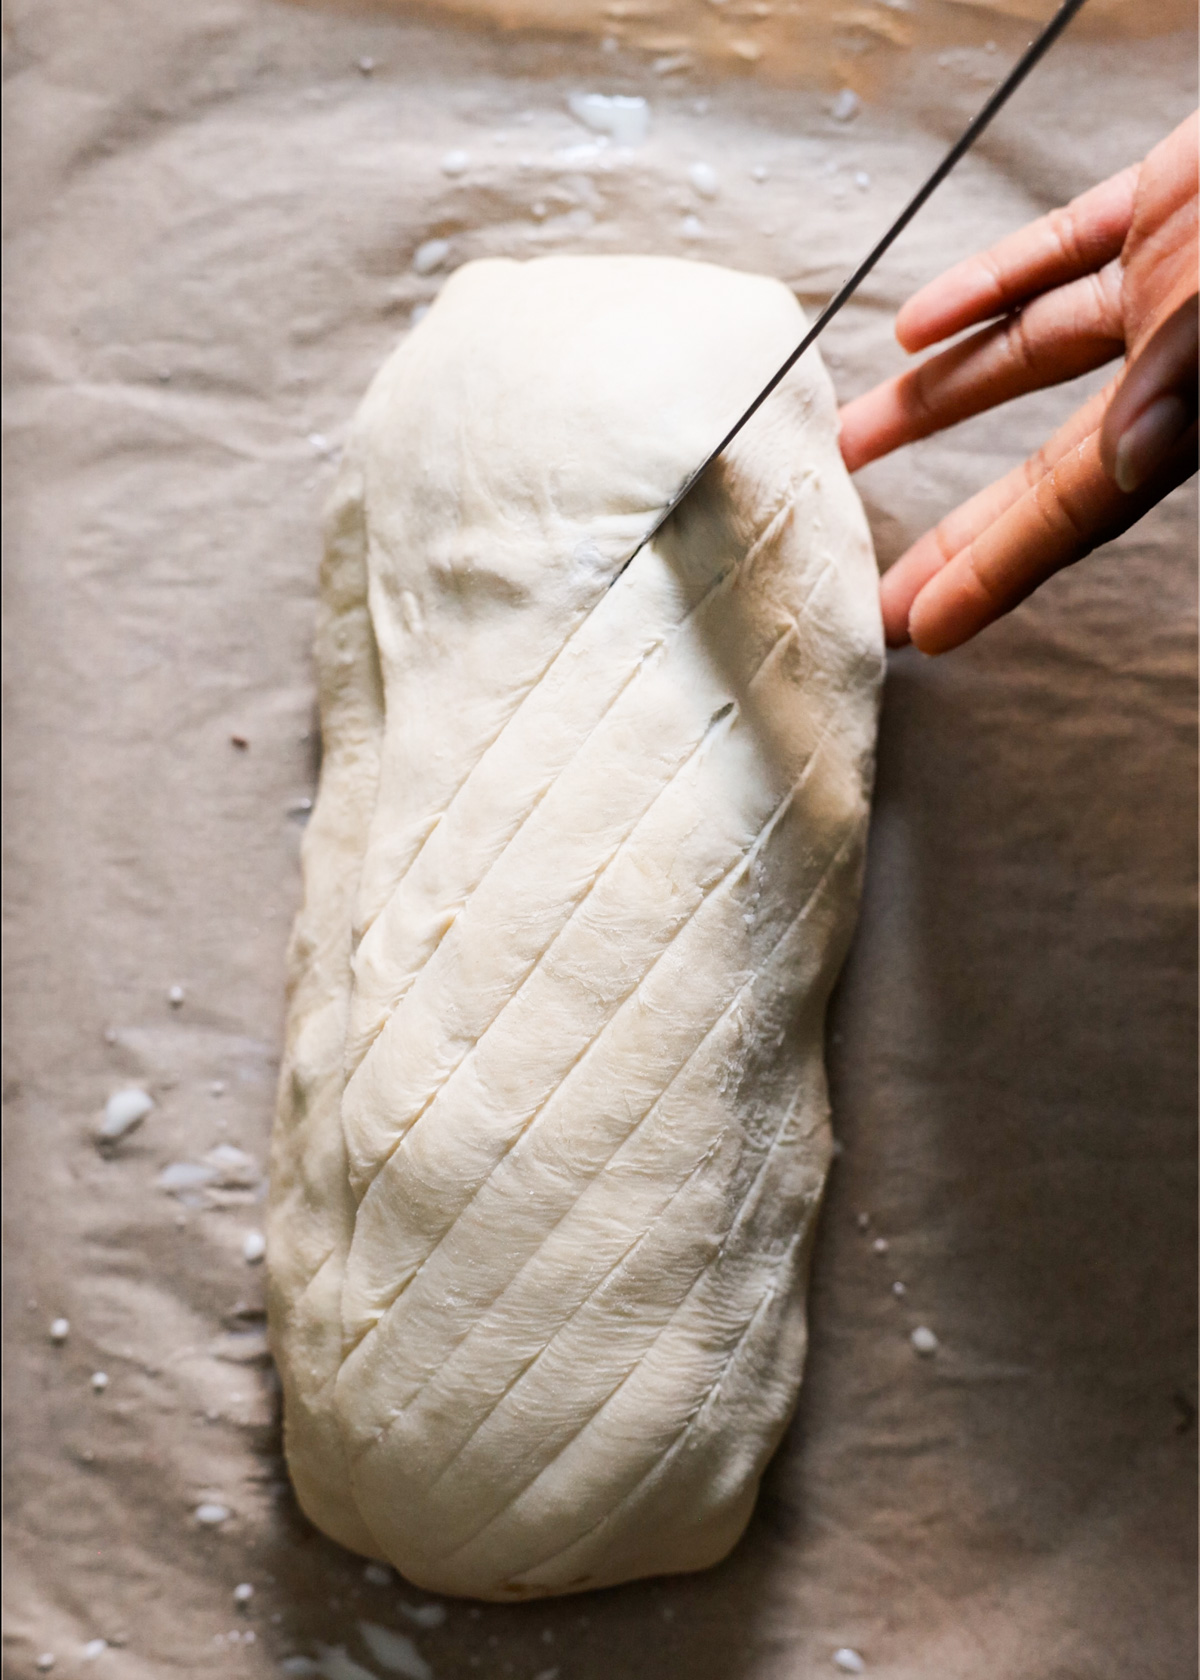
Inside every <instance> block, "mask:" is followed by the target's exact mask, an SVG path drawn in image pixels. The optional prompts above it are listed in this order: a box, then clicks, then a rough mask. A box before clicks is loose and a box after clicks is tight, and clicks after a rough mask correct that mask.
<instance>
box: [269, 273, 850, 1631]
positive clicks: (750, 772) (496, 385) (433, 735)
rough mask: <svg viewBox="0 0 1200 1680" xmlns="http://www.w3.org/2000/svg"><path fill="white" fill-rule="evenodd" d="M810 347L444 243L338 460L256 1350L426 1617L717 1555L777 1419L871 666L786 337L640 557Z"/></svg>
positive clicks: (677, 294) (820, 1177)
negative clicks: (455, 250)
mask: <svg viewBox="0 0 1200 1680" xmlns="http://www.w3.org/2000/svg"><path fill="white" fill-rule="evenodd" d="M802 328H803V320H802V316H801V313H800V310H799V308H798V306H797V304H796V303H795V300H794V299H793V297H792V296H791V294H790V293H789V292H788V291H787V290H786V289H785V288H784V287H783V286H782V285H779V284H778V283H776V282H775V281H772V280H766V279H761V278H758V277H754V276H749V275H745V274H737V273H732V272H729V271H726V270H723V269H717V268H712V267H707V266H704V265H701V264H699V263H690V262H682V261H673V260H668V259H658V258H644V257H615V258H610V257H603V258H594V257H584V258H578V257H556V258H549V259H544V260H541V261H537V262H530V263H524V264H521V263H513V262H500V261H489V262H481V263H473V264H471V265H469V266H468V267H466V268H463V269H461V270H459V272H458V273H457V274H455V275H454V277H453V278H452V279H451V280H450V281H449V282H448V284H447V285H446V287H445V288H444V290H443V292H442V294H441V296H440V298H439V300H438V302H437V303H436V304H435V306H434V308H433V310H432V312H431V313H430V315H429V316H428V318H427V319H426V320H425V321H423V322H422V323H421V325H420V326H419V327H418V328H417V329H416V330H415V331H414V332H413V333H412V334H411V335H410V337H409V338H408V339H407V340H406V342H405V343H404V344H403V345H402V346H401V347H400V348H399V349H398V350H397V351H396V353H395V354H394V355H393V356H392V357H391V359H390V360H389V361H388V363H387V364H386V366H385V367H384V368H383V370H382V372H381V373H380V374H379V376H378V377H377V379H376V380H375V382H374V384H373V385H372V387H371V390H370V392H369V393H368V395H367V397H366V399H365V401H364V403H363V405H362V409H361V411H360V413H359V416H358V419H357V421H356V423H355V426H354V428H353V432H352V435H351V438H350V441H349V444H348V447H347V450H346V455H345V461H344V464H343V466H342V469H341V474H340V478H339V481H338V485H337V488H336V490H335V493H334V496H333V501H332V504H331V509H330V514H329V528H328V541H327V551H326V558H325V565H324V570H323V574H322V608H321V624H320V631H319V642H318V659H319V668H320V681H321V707H322V730H323V740H324V762H323V766H322V772H321V788H320V796H319V798H318V800H317V805H316V810H315V812H314V815H313V819H312V822H311V824H310V827H309V830H308V834H307V837H306V842H305V849H304V903H303V907H302V910H301V912H300V916H299V919H298V922H297V926H296V932H295V936H294V940H293V946H292V952H291V974H292V993H291V1006H290V1015H289V1023H288V1040H287V1054H286V1061H285V1067H284V1074H283V1080H282V1085H281V1098H280V1112H279V1119H278V1123H277V1127H276V1133H275V1146H274V1164H273V1172H272V1192H271V1194H272V1202H271V1212H270V1231H269V1252H270V1268H271V1335H272V1344H273V1347H274V1350H275V1355H276V1358H277V1360H278V1363H279V1368H280V1371H281V1374H282V1378H283V1384H284V1395H285V1418H286V1440H287V1453H288V1461H289V1464H290V1467H291V1472H292V1476H293V1480H294V1482H295V1486H296V1489H297V1492H298V1495H299V1498H300V1501H301V1503H302V1505H303V1506H304V1508H305V1510H306V1511H307V1512H308V1514H309V1515H310V1516H311V1517H312V1519H313V1520H314V1522H316V1523H317V1524H318V1525H319V1526H320V1527H322V1528H323V1529H325V1530H327V1532H328V1533H330V1534H331V1535H333V1536H334V1537H335V1538H337V1539H338V1540H341V1541H342V1542H344V1543H345V1544H346V1545H348V1546H350V1547H352V1548H354V1549H356V1550H358V1551H361V1552H364V1553H366V1554H369V1555H372V1556H376V1557H382V1558H387V1559H388V1560H389V1561H390V1562H391V1563H393V1564H394V1565H395V1566H396V1567H397V1569H399V1570H400V1571H401V1572H402V1573H403V1574H404V1575H405V1576H407V1577H408V1578H409V1579H410V1580H412V1581H414V1582H416V1583H417V1584H419V1585H421V1586H423V1587H425V1588H427V1589H430V1590H436V1591H439V1592H446V1593H460V1594H467V1595H473V1596H478V1597H481V1598H497V1599H504V1598H513V1597H520V1596H525V1595H530V1594H534V1593H555V1592H567V1591H571V1590H574V1589H577V1588H583V1587H599V1586H604V1585H608V1584H611V1583H613V1582H617V1581H622V1580H627V1579H630V1578H632V1577H635V1576H641V1575H650V1574H657V1573H661V1572H666V1571H673V1570H685V1569H698V1568H702V1567H704V1566H705V1565H707V1564H710V1563H712V1562H714V1561H715V1560H717V1559H718V1558H720V1557H722V1556H723V1555H724V1554H725V1553H726V1552H727V1551H728V1549H729V1548H730V1546H732V1545H733V1543H734V1541H735V1540H736V1539H737V1537H738V1535H739V1534H740V1533H741V1531H742V1529H743V1527H744V1525H745V1523H746V1521H747V1519H748V1517H749V1514H750V1510H751V1507H752V1505H753V1502H754V1496H755V1491H756V1488H757V1484H758V1479H759V1476H760V1475H761V1472H762V1470H763V1467H764V1465H765V1463H766V1461H767V1458H768V1456H769V1455H770V1453H771V1451H772V1449H773V1448H774V1447H775V1445H776V1443H777V1442H778V1440H779V1437H780V1434H781V1433H782V1431H783V1428H784V1426H785V1424H786V1422H787V1419H788V1416H789V1414H790V1412H791V1410H792V1407H793V1405H794V1402H795V1399H796V1393H797V1389H798V1386H799V1382H800V1372H801V1366H802V1363H803V1357H804V1346H805V1316H804V1284H805V1273H806V1266H807V1259H808V1254H809V1250H810V1245H811V1239H812V1234H813V1226H814V1220H815V1216H816V1212H817V1207H818V1204H819V1202H820V1198H821V1192H822V1188H823V1185H824V1181H825V1173H826V1168H827V1165H828V1161H829V1154H830V1134H829V1125H828V1111H827V1099H826V1088H825V1075H824V1068H823V1064H822V1023H823V1017H824V1011H825V1003H826V998H827V996H828V993H829V988H830V986H831V984H832V982H833V979H834V977H835V975H836V972H837V969H838V965H839V963H840V961H841V959H842V956H843V954H844V952H845V949H846V943H847V940H848V938H849V934H850V930H851V925H852V922H853V917H854V912H855V907H856V902H857V896H858V888H859V879H860V873H861V864H862V854H863V842H864V834H865V829H866V821H867V809H868V799H869V784H870V776H871V765H872V753H873V746H874V736H875V724H876V702H877V692H878V685H879V680H880V674H881V670H882V639H881V632H880V623H879V612H878V606H877V579H876V572H875V565H874V560H873V556H872V551H871V544H870V539H869V536H868V533H867V528H866V523H865V520H864V518H863V514H862V510H861V507H860V505H859V502H858V499H857V497H856V495H855V493H854V491H853V489H852V488H851V485H850V482H849V479H848V478H847V476H846V473H845V470H844V468H843V466H842V463H841V460H840V458H839V456H838V451H837V442H836V420H835V409H834V400H833V393H832V390H831V388H830V385H829V381H828V379H827V377H826V375H825V373H824V370H823V369H822V367H821V366H820V363H819V361H818V360H817V358H816V357H815V356H814V355H809V356H808V357H806V358H805V359H804V361H803V362H802V363H801V365H800V367H799V368H798V369H797V370H796V371H795V372H794V373H793V374H792V375H791V376H790V377H789V378H788V380H787V381H786V382H785V384H784V385H783V386H782V387H781V389H780V390H779V391H778V393H777V394H776V395H775V396H774V397H773V398H772V400H771V401H770V402H769V403H768V404H767V405H766V407H765V408H764V409H763V410H762V411H761V412H760V414H759V416H758V417H757V418H756V420H755V421H754V422H753V423H752V425H751V427H750V428H748V429H747V431H746V432H745V433H743V434H742V436H741V437H740V438H739V439H738V441H737V443H736V444H735V446H734V447H733V448H732V449H731V450H730V452H729V454H728V457H727V458H726V459H724V460H723V461H722V462H721V463H720V464H719V466H718V468H717V469H716V470H715V471H714V472H713V473H711V474H710V476H709V479H708V480H707V481H706V482H705V484H704V486H703V487H702V489H701V490H700V491H698V492H697V493H696V494H695V495H694V496H693V497H692V498H691V499H690V501H689V502H688V504H687V505H686V507H685V508H684V510H683V511H682V512H681V513H680V514H678V515H677V516H676V517H675V519H674V520H673V521H672V522H671V523H670V524H669V525H668V527H667V528H666V530H664V532H663V533H662V534H661V536H660V537H659V538H658V539H657V541H656V542H655V543H654V545H653V546H651V547H648V548H646V549H644V550H643V551H642V552H641V553H640V554H639V555H638V556H637V558H636V560H635V561H634V562H633V564H632V565H631V566H629V568H628V569H627V570H625V571H623V572H621V570H620V563H621V561H622V560H623V558H624V557H625V556H627V554H628V553H629V551H630V549H631V548H632V547H633V545H634V544H635V542H636V541H637V539H638V537H639V536H640V535H641V534H642V533H643V532H644V530H645V529H646V528H647V527H648V525H649V523H650V522H651V521H652V517H653V515H654V513H655V510H656V509H657V508H660V507H661V506H662V505H663V504H664V502H665V501H666V500H667V499H668V498H669V496H670V494H671V492H672V491H673V490H674V489H675V487H676V485H677V484H678V483H679V482H680V481H681V480H682V478H683V477H684V475H685V474H686V473H687V472H688V471H689V470H690V469H691V468H692V467H693V466H694V465H695V463H696V462H697V461H698V460H699V459H700V458H701V457H702V456H703V455H704V454H705V453H706V451H707V450H708V448H709V447H710V446H711V444H712V443H713V441H714V439H715V438H716V437H718V436H719V435H720V434H721V432H722V430H723V429H724V428H725V426H726V425H727V424H728V423H729V421H730V420H731V418H732V417H733V416H734V415H735V414H736V413H737V412H738V411H739V409H740V408H741V407H742V406H743V405H744V403H745V401H746V400H747V399H748V397H749V396H750V395H752V394H753V392H754V390H755V389H756V388H757V386H758V385H759V384H760V383H761V382H762V380H763V379H764V378H765V376H766V375H767V374H768V373H769V372H770V371H771V369H772V368H773V367H774V366H775V365H776V364H777V363H778V361H779V360H781V359H782V356H783V355H784V354H785V353H786V351H787V350H788V349H789V348H790V347H791V346H792V345H793V344H794V343H795V342H796V341H797V339H798V338H799V336H800V334H801V331H802ZM618 573H619V574H620V575H619V576H618ZM614 579H616V581H615V582H614Z"/></svg>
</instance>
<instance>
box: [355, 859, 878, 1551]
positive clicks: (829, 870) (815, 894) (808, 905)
mask: <svg viewBox="0 0 1200 1680" xmlns="http://www.w3.org/2000/svg"><path fill="white" fill-rule="evenodd" d="M855 838H856V835H855V832H854V830H853V829H852V830H851V832H850V833H849V834H847V835H846V837H845V838H844V839H843V840H842V842H841V844H840V845H839V846H838V849H837V851H836V852H835V853H834V856H833V857H832V858H831V859H830V862H829V864H828V865H827V866H826V869H825V871H824V873H823V874H822V876H821V879H820V881H819V882H818V883H817V885H816V886H815V887H814V888H813V890H812V892H811V893H810V894H809V896H808V898H807V899H806V900H805V902H804V904H803V906H802V907H801V908H800V910H799V911H798V912H797V914H796V915H795V916H794V917H793V919H792V920H791V922H789V923H788V926H787V927H786V928H785V930H784V932H783V933H782V934H781V935H780V936H779V938H778V939H777V940H776V942H775V944H774V945H773V946H772V948H771V951H770V952H769V953H768V955H767V958H766V960H765V961H764V963H763V969H764V970H765V968H766V966H767V963H769V962H770V961H771V959H772V958H773V957H774V955H775V953H776V952H777V951H778V949H779V947H780V946H781V945H782V944H783V943H784V941H785V940H787V939H789V938H790V937H791V935H792V934H793V933H794V932H795V930H796V928H797V927H798V926H799V925H800V924H801V923H802V922H803V921H804V920H805V919H806V918H807V916H808V914H809V911H810V910H811V909H812V906H813V905H814V904H815V903H816V902H817V900H818V899H819V897H820V896H821V894H822V893H823V891H824V889H825V887H826V885H827V883H828V881H829V878H830V876H831V875H832V874H833V873H834V871H835V870H836V868H837V867H838V865H839V864H840V863H841V862H842V860H843V858H844V856H845V854H846V852H847V850H848V849H849V848H850V846H851V845H852V844H853V842H854V840H855ZM759 978H760V976H752V977H751V979H750V980H748V981H747V982H746V983H745V985H743V986H742V987H741V988H739V990H738V992H737V994H736V995H735V996H734V998H732V999H731V1000H730V1003H729V1004H728V1005H727V1006H726V1008H725V1009H724V1010H722V1012H721V1015H720V1016H718V1018H717V1020H716V1021H714V1022H713V1024H712V1026H711V1027H710V1028H709V1029H708V1032H707V1033H706V1034H705V1036H704V1039H703V1040H702V1041H701V1044H700V1045H698V1046H697V1047H696V1050H695V1051H693V1053H692V1055H691V1056H690V1057H689V1058H688V1061H689V1062H690V1061H692V1060H693V1059H694V1057H695V1055H696V1054H698V1052H699V1050H700V1049H701V1048H702V1046H703V1044H704V1043H706V1042H707V1040H708V1039H709V1038H710V1037H711V1036H712V1034H713V1033H714V1032H715V1031H716V1030H717V1028H718V1026H719V1025H720V1024H721V1021H722V1020H724V1019H725V1017H726V1016H727V1015H728V1014H729V1012H730V1011H731V1010H732V1009H734V1008H736V1007H737V1005H738V1004H739V1003H740V1002H741V1000H742V998H743V997H744V995H745V993H746V992H747V991H748V990H749V989H750V988H751V987H752V986H754V985H755V984H757V983H758V980H759ZM685 1065H686V1064H685ZM682 1071H683V1070H682V1069H680V1072H682ZM676 1078H678V1074H677V1075H676ZM672 1083H674V1081H672ZM668 1089H669V1087H668ZM665 1095H666V1093H665V1092H663V1093H661V1094H660V1096H659V1097H658V1098H657V1099H656V1101H655V1104H654V1105H653V1107H657V1105H658V1103H659V1102H661V1101H662V1098H663V1096H665ZM651 1111H652V1110H648V1111H647V1112H648V1113H649V1112H651ZM644 1118H645V1116H643V1119H644ZM639 1124H641V1122H640V1121H639ZM745 1200H746V1198H743V1203H742V1205H743V1206H744V1205H745ZM739 1211H740V1210H739ZM708 1270H709V1268H708V1267H707V1266H705V1267H704V1268H703V1269H702V1270H701V1272H700V1274H699V1276H698V1277H697V1279H696V1281H695V1282H694V1283H693V1285H692V1287H691V1289H690V1290H689V1291H688V1294H687V1295H686V1296H685V1297H684V1299H683V1300H682V1301H681V1302H680V1303H679V1305H678V1306H677V1307H676V1308H675V1310H674V1311H673V1312H672V1314H671V1316H670V1317H669V1318H668V1319H667V1321H666V1322H665V1323H664V1324H663V1325H661V1326H660V1327H659V1329H658V1331H657V1332H656V1334H655V1336H654V1339H653V1340H652V1341H651V1343H650V1344H649V1346H648V1347H647V1348H645V1349H644V1350H643V1352H642V1353H641V1354H640V1355H639V1356H638V1358H637V1360H636V1361H635V1363H634V1364H633V1365H632V1366H631V1368H630V1369H629V1370H628V1371H627V1372H626V1373H625V1375H624V1376H623V1377H622V1378H621V1380H620V1381H619V1382H618V1383H617V1384H616V1385H615V1386H614V1387H613V1389H612V1390H611V1391H610V1393H609V1394H608V1395H606V1396H605V1398H604V1399H603V1401H602V1402H601V1403H600V1405H599V1406H597V1407H596V1408H595V1409H594V1410H593V1411H592V1412H591V1413H589V1415H588V1416H587V1417H586V1418H585V1419H584V1420H583V1422H582V1423H581V1424H580V1425H579V1427H578V1429H576V1430H574V1431H573V1432H572V1434H571V1435H570V1436H569V1437H568V1439H567V1440H566V1441H564V1442H563V1444H562V1446H561V1447H559V1448H558V1449H557V1451H556V1452H555V1453H554V1454H553V1456H552V1457H551V1458H549V1459H548V1460H547V1461H546V1463H545V1464H543V1465H541V1466H540V1467H539V1469H538V1470H537V1471H536V1472H535V1473H534V1474H533V1475H532V1476H531V1477H530V1478H529V1479H528V1480H527V1481H526V1482H525V1483H524V1484H523V1485H522V1486H521V1487H520V1488H518V1489H517V1490H516V1492H515V1493H513V1494H511V1495H510V1496H509V1497H508V1498H507V1499H506V1500H505V1503H504V1505H503V1506H502V1507H501V1508H500V1510H499V1511H497V1512H495V1513H493V1514H492V1515H491V1516H489V1517H488V1518H486V1520H485V1521H484V1522H483V1523H481V1524H480V1526H479V1527H478V1528H477V1529H476V1530H475V1531H474V1532H473V1533H472V1534H470V1535H468V1537H467V1538H466V1540H464V1541H462V1542H461V1543H460V1544H459V1545H457V1546H455V1547H454V1548H453V1549H452V1550H451V1551H449V1552H446V1553H443V1554H441V1555H440V1557H439V1561H444V1560H445V1559H446V1558H451V1557H457V1556H458V1555H459V1554H460V1553H462V1552H463V1551H465V1550H466V1548H467V1547H468V1546H470V1545H472V1544H474V1542H475V1541H476V1540H477V1539H478V1538H479V1536H480V1535H481V1534H483V1533H484V1532H485V1531H486V1530H487V1529H488V1528H490V1527H491V1526H492V1524H493V1523H495V1522H498V1521H499V1520H500V1518H501V1517H503V1515H504V1513H505V1512H506V1511H507V1510H508V1509H509V1508H510V1507H511V1506H512V1505H514V1504H515V1503H516V1502H517V1500H519V1499H521V1498H523V1497H524V1495H525V1494H526V1493H528V1491H529V1489H530V1488H531V1487H533V1485H534V1484H535V1483H536V1482H537V1481H538V1480H539V1479H540V1478H541V1477H542V1476H544V1475H545V1474H546V1472H547V1470H549V1469H550V1468H551V1466H552V1465H553V1464H555V1463H556V1462H557V1461H558V1459H560V1458H561V1457H562V1455H563V1453H565V1452H566V1451H567V1450H568V1449H569V1448H570V1447H571V1446H572V1445H573V1444H574V1442H576V1441H577V1440H578V1439H579V1438H580V1436H581V1435H583V1433H584V1432H585V1431H586V1430H587V1429H589V1428H590V1427H591V1426H592V1424H593V1423H594V1422H595V1421H596V1419H597V1418H598V1417H599V1415H600V1413H601V1412H602V1411H603V1410H604V1408H605V1407H606V1406H608V1405H609V1404H610V1403H611V1402H612V1400H613V1399H614V1398H615V1396H616V1395H617V1394H619V1393H620V1391H621V1389H622V1388H624V1387H625V1385H626V1384H627V1383H628V1382H629V1381H630V1379H631V1378H632V1377H633V1376H634V1375H635V1373H636V1372H637V1371H638V1370H640V1369H641V1367H642V1365H643V1364H644V1363H645V1361H646V1360H647V1359H648V1358H649V1357H650V1355H651V1354H652V1353H653V1352H654V1349H655V1348H656V1347H657V1346H658V1344H659V1342H660V1341H661V1340H662V1337H663V1336H664V1335H665V1334H666V1332H667V1331H668V1330H669V1329H670V1327H671V1325H672V1324H673V1323H674V1321H675V1319H676V1318H677V1317H678V1315H679V1313H680V1312H682V1311H683V1310H684V1308H685V1307H686V1305H687V1303H688V1301H689V1300H690V1299H691V1296H692V1294H693V1292H694V1291H695V1289H696V1288H697V1287H699V1284H700V1283H701V1281H702V1280H703V1278H704V1276H705V1275H706V1274H707V1272H708ZM384 1433H385V1434H386V1429H385V1431H384Z"/></svg>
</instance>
